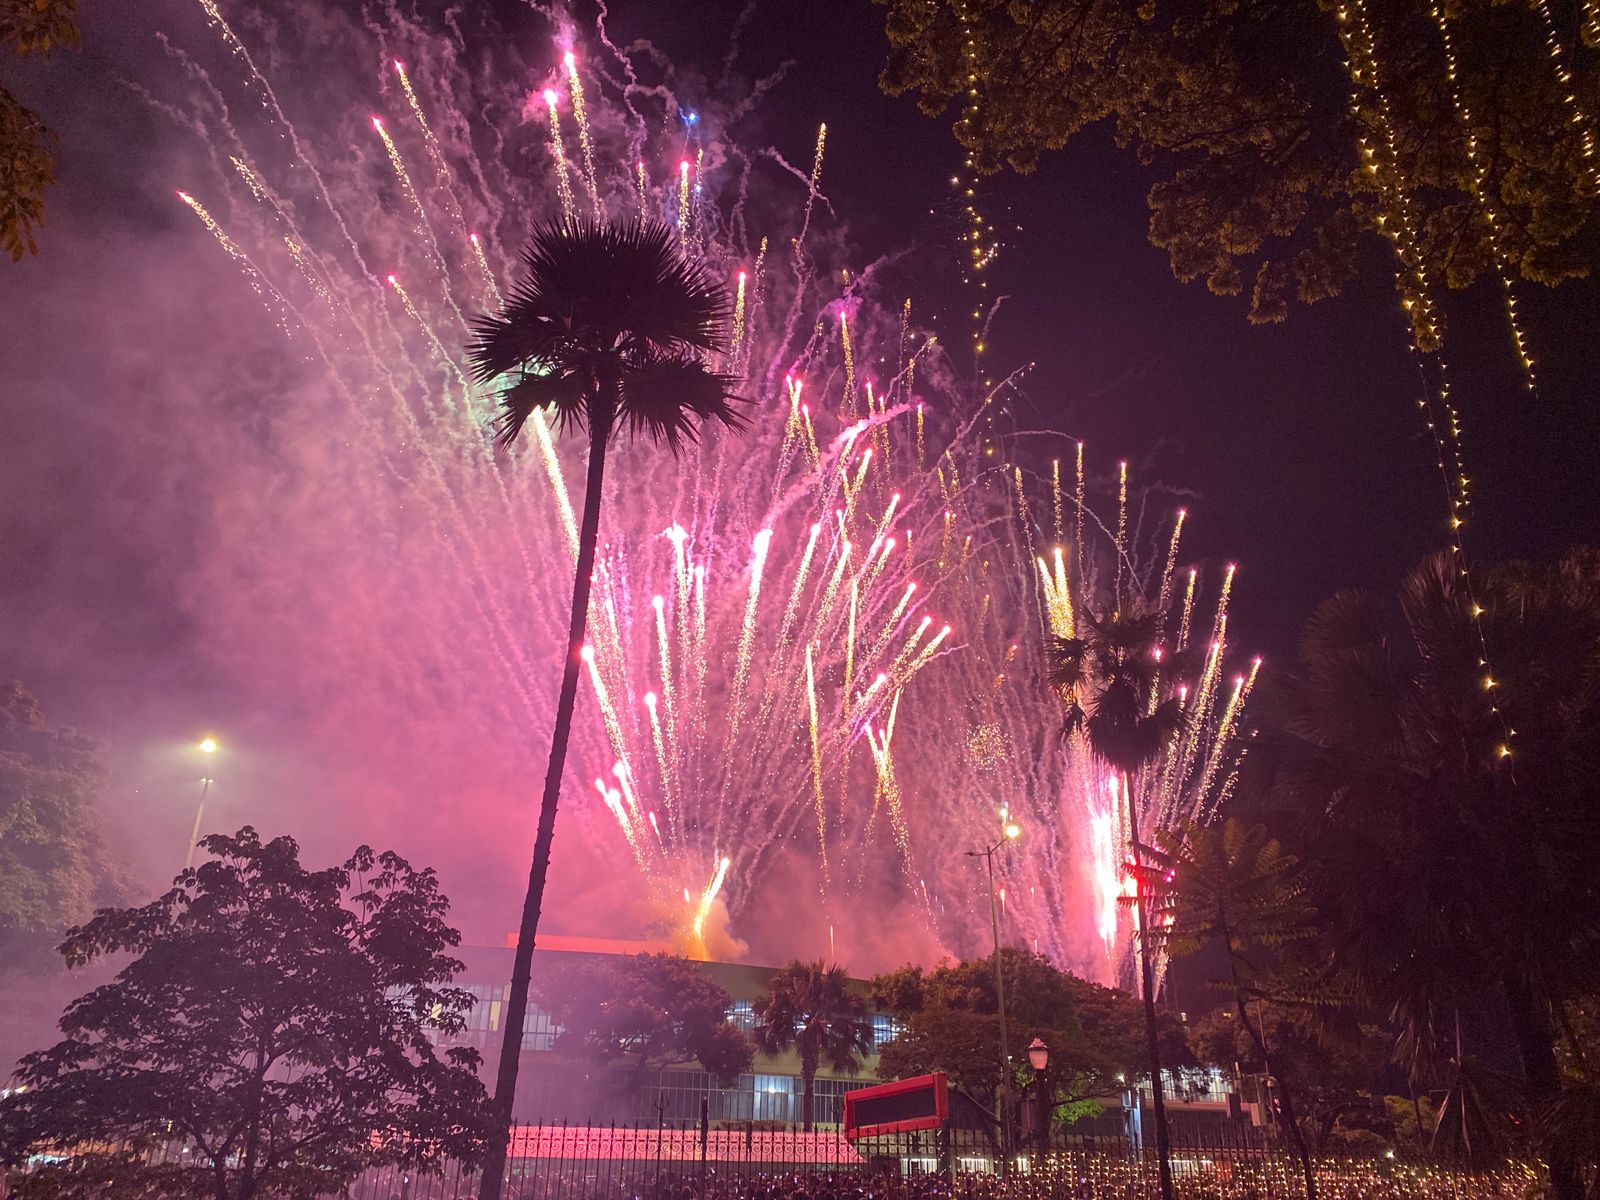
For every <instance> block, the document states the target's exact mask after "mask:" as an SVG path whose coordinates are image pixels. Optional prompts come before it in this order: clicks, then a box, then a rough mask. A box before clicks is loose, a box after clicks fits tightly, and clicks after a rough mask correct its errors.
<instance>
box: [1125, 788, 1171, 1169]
mask: <svg viewBox="0 0 1600 1200" xmlns="http://www.w3.org/2000/svg"><path fill="white" fill-rule="evenodd" d="M1122 795H1123V797H1124V799H1126V800H1127V803H1128V840H1129V842H1130V843H1131V846H1132V850H1133V866H1134V878H1135V880H1136V881H1137V882H1136V884H1135V887H1136V888H1137V893H1136V895H1135V896H1134V904H1133V911H1134V915H1135V920H1136V921H1137V923H1138V929H1139V977H1140V982H1141V983H1142V984H1143V985H1144V1036H1145V1045H1146V1048H1147V1050H1148V1051H1149V1056H1150V1108H1151V1111H1152V1113H1153V1114H1154V1116H1155V1121H1156V1170H1157V1171H1158V1172H1159V1174H1160V1177H1161V1200H1172V1147H1171V1145H1170V1144H1169V1142H1168V1139H1167V1098H1166V1094H1165V1092H1164V1091H1163V1090H1162V1087H1161V1038H1160V1036H1159V1034H1158V1033H1157V1031H1156V980H1155V968H1154V967H1153V966H1152V965H1151V962H1150V938H1149V931H1148V930H1147V929H1146V928H1145V926H1146V918H1145V890H1146V889H1145V884H1144V880H1143V879H1142V878H1141V876H1142V875H1143V871H1142V870H1141V869H1140V868H1142V867H1143V865H1144V860H1143V857H1142V856H1141V855H1140V853H1139V813H1138V808H1137V806H1136V805H1135V803H1134V796H1133V789H1132V787H1131V786H1130V783H1129V780H1128V776H1127V773H1126V772H1124V773H1123V776H1122Z"/></svg>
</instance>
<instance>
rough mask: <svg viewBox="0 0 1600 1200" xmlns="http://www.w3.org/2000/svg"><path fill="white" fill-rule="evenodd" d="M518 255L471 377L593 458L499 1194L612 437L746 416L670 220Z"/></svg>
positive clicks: (504, 1099)
mask: <svg viewBox="0 0 1600 1200" xmlns="http://www.w3.org/2000/svg"><path fill="white" fill-rule="evenodd" d="M523 267H524V270H525V273H524V275H523V277H522V279H521V281H520V282H519V283H518V284H517V285H516V287H515V288H513V289H512V292H511V295H510V298H509V299H508V300H507V301H506V303H505V305H504V307H503V308H502V309H501V311H500V312H499V313H498V314H494V315H485V316H482V317H479V318H478V319H477V320H476V321H475V322H474V326H473V328H474V337H473V341H472V344H471V346H470V348H469V356H470V359H471V362H472V366H473V371H474V375H475V377H476V379H477V381H478V382H479V383H489V382H491V381H493V380H496V379H502V378H509V379H510V380H511V382H510V385H509V386H508V387H506V388H505V389H504V390H503V391H502V392H501V393H500V405H501V410H500V415H499V418H498V419H497V421H496V440H497V441H498V442H499V443H500V444H501V445H502V446H508V445H510V444H511V443H512V442H514V441H516V439H517V437H518V435H519V434H520V433H521V432H522V427H523V425H524V424H525V423H526V422H527V421H528V419H529V418H530V417H531V416H532V415H533V412H534V410H535V409H538V408H550V409H552V410H554V414H555V419H556V424H557V426H558V428H560V429H562V430H566V429H574V430H586V431H587V432H588V435H589V465H588V471H587V478H586V481H585V486H584V499H583V518H582V522H581V525H580V528H579V532H578V554H577V569H576V574H575V577H574V579H573V585H572V620H571V625H570V629H569V635H568V639H567V657H566V662H565V664H564V666H563V668H562V674H561V692H560V696H559V698H558V700H557V703H556V721H555V728H554V729H553V730H552V731H551V735H550V765H549V768H548V770H547V771H546V773H545V781H544V796H543V799H542V800H541V801H540V805H539V828H538V834H537V836H536V837H535V839H534V844H533V866H532V869H531V870H530V872H529V875H528V892H527V897H526V899H525V900H524V902H523V906H522V921H521V924H520V926H519V929H518V936H517V952H516V958H515V961H514V963H513V966H512V972H511V994H510V996H509V997H508V998H507V1000H506V1008H505V1013H504V1015H503V1020H504V1022H505V1025H504V1033H503V1038H502V1041H501V1046H500V1063H499V1070H498V1072H497V1073H496V1077H495V1092H494V1105H495V1114H494V1115H495V1126H494V1129H493V1131H492V1132H491V1136H490V1138H489V1143H488V1149H487V1152H486V1155H485V1159H484V1170H483V1176H482V1179H481V1181H480V1183H479V1190H478V1195H479V1196H480V1198H481V1200H498V1198H499V1196H500V1191H501V1186H502V1182H503V1178H504V1174H505V1160H506V1152H507V1141H508V1139H509V1136H510V1128H511V1105H512V1101H513V1098H514V1096H515V1095H516V1087H517V1065H518V1058H519V1054H520V1051H521V1047H522V1026H523V1021H524V1019H525V1017H526V1014H527V1009H528V980H529V976H530V974H531V972H532V966H533V943H534V937H535V935H536V934H537V933H538V930H539V911H540V908H541V905H542V903H543V900H544V885H545V875H546V874H547V872H548V870H549V867H550V843H551V840H552V839H553V837H554V835H555V823H556V806H557V804H558V802H559V801H560V798H561V773H562V769H563V767H564V766H565V763H566V758H567V741H568V739H569V737H570V736H571V733H572V712H573V705H574V702H575V701H576V699H577V693H578V667H579V660H580V658H581V655H582V651H583V641H584V634H585V629H586V626H587V623H588V614H589V585H590V577H591V575H592V574H593V572H594V556H595V544H596V542H597V540H598V534H599V528H600V502H601V483H602V481H603V478H604V475H605V464H606V449H607V447H608V445H609V444H610V442H611V439H612V436H613V435H614V434H615V433H617V431H618V430H622V429H625V430H627V431H628V432H629V433H630V434H634V435H642V436H643V437H645V438H647V439H648V440H649V441H650V442H651V443H652V444H654V445H657V446H665V447H666V448H667V449H668V450H670V451H672V452H673V453H676V452H677V451H678V449H679V448H680V447H681V446H682V445H683V443H684V442H685V441H688V440H693V439H694V437H695V436H696V432H697V423H698V422H702V421H707V420H712V421H716V422H719V423H721V424H723V425H727V426H732V427H735V428H737V427H739V426H741V425H742V424H743V419H742V418H741V416H740V414H739V413H738V411H737V410H736V408H735V407H734V404H735V399H736V398H735V397H734V396H733V394H732V387H733V379H732V378H731V377H729V376H727V375H722V374H719V373H717V372H716V371H714V370H712V369H711V368H710V367H708V366H707V365H706V360H707V359H708V358H709V357H710V356H711V355H713V354H715V353H717V352H719V351H720V350H721V349H722V344H723V331H724V329H725V328H726V325H727V319H728V315H729V305H728V299H727V294H726V292H724V291H723V289H722V288H721V287H719V286H718V285H717V284H716V283H715V282H714V281H713V280H712V279H711V277H710V276H709V275H707V274H706V272H705V271H704V270H703V269H702V268H701V267H700V266H699V265H698V264H697V263H693V262H690V261H689V260H688V259H686V258H685V257H684V256H683V254H682V253H681V252H680V250H679V249H678V245H677V237H676V235H674V233H673V232H672V231H671V230H670V229H668V228H667V227H666V226H665V225H662V224H660V223H658V222H645V221H638V220H635V221H628V222H622V223H610V224H607V223H602V222H597V221H590V220H587V219H583V220H574V221H567V222H564V223H561V224H551V225H544V226H541V227H540V228H538V229H537V230H535V231H534V234H533V237H532V239H531V240H530V242H529V243H528V247H527V249H526V250H524V251H523Z"/></svg>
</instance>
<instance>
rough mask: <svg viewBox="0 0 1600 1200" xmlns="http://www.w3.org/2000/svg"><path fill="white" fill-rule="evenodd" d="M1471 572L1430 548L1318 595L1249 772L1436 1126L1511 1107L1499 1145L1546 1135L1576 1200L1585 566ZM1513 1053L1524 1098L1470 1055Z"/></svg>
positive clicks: (1585, 815)
mask: <svg viewBox="0 0 1600 1200" xmlns="http://www.w3.org/2000/svg"><path fill="white" fill-rule="evenodd" d="M1477 583H1478V586H1477V588H1476V590H1475V591H1469V590H1468V588H1467V583H1466V580H1465V578H1464V576H1463V574H1462V573H1461V572H1460V571H1459V570H1457V569H1456V568H1455V566H1454V563H1453V561H1452V560H1451V559H1450V558H1449V557H1448V556H1444V555H1440V556H1435V557H1433V558H1430V559H1428V560H1426V561H1425V562H1423V563H1422V564H1421V565H1420V566H1419V567H1418V568H1417V569H1416V570H1415V571H1413V572H1412V573H1411V574H1410V575H1409V576H1408V577H1407V578H1406V579H1405V580H1404V581H1403V582H1402V584H1401V586H1400V588H1399V589H1398V591H1397V593H1396V594H1394V595H1393V596H1382V595H1376V594H1372V593H1367V592H1358V591H1350V592H1344V593H1340V594H1339V595H1336V596H1334V597H1333V598H1331V599H1330V600H1328V601H1327V602H1325V603H1324V604H1323V605H1322V606H1321V607H1320V608H1319V609H1318V610H1317V611H1316V612H1315V613H1314V614H1313V615H1312V617H1311V619H1310V620H1309V621H1308V622H1307V624H1306V627H1305V632H1304V635H1303V639H1302V646H1301V653H1300V662H1299V664H1298V666H1297V668H1296V670H1295V672H1294V674H1293V675H1292V676H1291V677H1289V678H1287V679H1284V680H1280V681H1278V683H1277V685H1275V686H1276V688H1277V695H1276V696H1275V698H1274V699H1275V702H1274V703H1271V704H1270V705H1264V706H1262V707H1261V708H1260V709H1259V710H1258V711H1260V712H1262V713H1263V714H1265V715H1266V716H1267V717H1268V723H1267V725H1266V726H1265V727H1264V728H1263V729H1262V731H1261V736H1260V737H1259V738H1258V739H1257V740H1256V744H1255V745H1254V747H1253V750H1252V760H1253V765H1252V770H1253V771H1254V772H1256V775H1255V776H1254V778H1252V779H1251V781H1250V782H1251V785H1252V787H1253V788H1254V787H1260V786H1261V785H1262V784H1263V783H1264V784H1266V785H1267V787H1268V790H1267V793H1266V794H1267V795H1269V796H1270V797H1271V799H1272V800H1273V802H1275V803H1276V804H1278V805H1281V806H1282V809H1281V810H1280V811H1279V812H1277V813H1275V814H1274V815H1275V816H1277V817H1278V818H1279V819H1281V820H1282V821H1283V823H1284V825H1285V826H1286V828H1290V829H1292V830H1293V840H1294V844H1295V847H1296V849H1297V850H1298V851H1299V852H1300V856H1301V858H1302V860H1303V862H1304V863H1305V865H1306V867H1307V871H1306V876H1305V878H1306V881H1307V884H1308V894H1309V896H1310V897H1311V899H1312V900H1313V901H1314V903H1315V905H1316V908H1317V911H1318V913H1319V917H1318V926H1319V929H1320V931H1321V934H1322V936H1323V938H1324V941H1325V945H1326V947H1327V950H1328V953H1329V956H1330V966H1331V969H1332V970H1333V971H1334V972H1335V973H1336V974H1337V975H1338V977H1339V978H1341V979H1342V980H1344V981H1345V982H1346V983H1348V984H1349V985H1350V986H1351V988H1352V990H1353V994H1354V996H1355V997H1356V998H1357V999H1359V1000H1360V1001H1362V1002H1364V1003H1365V1004H1366V1005H1367V1006H1368V1007H1369V1009H1370V1011H1372V1012H1374V1013H1377V1014H1379V1015H1380V1016H1382V1017H1385V1018H1388V1019H1392V1020H1393V1021H1394V1023H1395V1025H1396V1027H1397V1031H1398V1035H1399V1047H1398V1049H1399V1052H1400V1056H1401V1058H1402V1060H1403V1061H1404V1062H1405V1063H1406V1064H1408V1065H1409V1067H1410V1068H1411V1070H1412V1073H1413V1078H1415V1079H1417V1080H1419V1081H1421V1082H1422V1083H1423V1084H1424V1085H1425V1086H1426V1085H1433V1084H1439V1085H1442V1086H1445V1087H1447V1088H1448V1090H1449V1092H1450V1098H1449V1099H1448V1100H1447V1101H1446V1104H1445V1109H1444V1115H1445V1120H1446V1122H1447V1123H1450V1124H1452V1125H1453V1126H1455V1127H1456V1128H1459V1129H1464V1130H1465V1129H1469V1127H1471V1126H1473V1125H1474V1124H1475V1123H1477V1122H1478V1120H1479V1118H1478V1117H1477V1116H1476V1115H1475V1114H1474V1110H1475V1109H1482V1110H1491V1109H1492V1110H1497V1111H1498V1112H1502V1113H1503V1112H1505V1111H1507V1109H1508V1108H1509V1107H1513V1106H1515V1107H1518V1108H1520V1109H1521V1110H1522V1111H1523V1112H1524V1113H1525V1114H1528V1115H1530V1116H1531V1117H1532V1118H1533V1120H1532V1121H1531V1122H1523V1124H1522V1125H1521V1127H1520V1128H1519V1129H1518V1130H1516V1131H1515V1132H1516V1136H1518V1137H1519V1138H1520V1137H1522V1136H1524V1135H1525V1132H1526V1130H1527V1129H1528V1128H1529V1127H1532V1128H1535V1129H1539V1128H1548V1129H1549V1130H1551V1131H1552V1132H1551V1133H1550V1135H1549V1136H1548V1137H1546V1139H1545V1140H1544V1146H1543V1148H1544V1150H1545V1152H1546V1154H1547V1155H1548V1156H1549V1157H1550V1158H1551V1159H1552V1161H1553V1162H1554V1164H1555V1166H1556V1173H1555V1187H1556V1191H1557V1193H1558V1194H1559V1195H1561V1196H1563V1197H1565V1196H1572V1195H1576V1194H1578V1192H1577V1191H1575V1190H1574V1189H1575V1188H1576V1187H1577V1184H1576V1182H1575V1180H1576V1175H1575V1174H1574V1173H1573V1171H1572V1170H1568V1169H1566V1168H1565V1167H1563V1165H1562V1164H1563V1163H1564V1162H1569V1159H1568V1157H1567V1156H1568V1155H1569V1153H1571V1152H1573V1151H1574V1150H1575V1147H1577V1146H1578V1145H1579V1142H1578V1140H1576V1138H1577V1137H1578V1135H1582V1136H1587V1133H1586V1131H1587V1129H1588V1128H1589V1127H1590V1123H1589V1115H1588V1112H1582V1113H1580V1112H1579V1111H1578V1108H1579V1107H1580V1106H1581V1105H1583V1104H1587V1103H1589V1100H1588V1099H1586V1098H1587V1097H1589V1096H1590V1095H1592V1092H1593V1089H1592V1087H1585V1086H1582V1085H1581V1082H1580V1080H1574V1079H1572V1078H1570V1077H1569V1078H1568V1079H1566V1080H1564V1079H1563V1078H1562V1074H1561V1068H1560V1063H1559V1061H1558V1059H1557V1057H1556V1048H1557V1045H1558V1043H1559V1042H1566V1043H1567V1044H1568V1045H1569V1046H1575V1045H1576V1040H1575V1038H1574V1037H1573V1035H1572V1020H1573V1017H1574V1016H1577V1015H1578V1014H1579V1013H1580V1012H1581V1009H1582V1005H1583V1004H1584V1003H1586V1002H1587V1001H1588V999H1589V998H1590V997H1592V996H1593V995H1594V994H1595V993H1596V991H1597V990H1600V988H1597V983H1600V980H1597V974H1596V965H1595V964H1596V962H1597V961H1600V958H1597V955H1596V950H1597V948H1600V917H1597V913H1600V896H1597V894H1596V889H1597V883H1596V878H1595V874H1594V871H1593V869H1592V864H1591V862H1590V858H1591V847H1592V844H1593V835H1594V796H1595V784H1596V780H1597V779H1600V687H1597V685H1596V684H1597V680H1600V556H1597V555H1596V554H1595V552H1593V551H1581V552H1577V553H1574V554H1573V555H1571V556H1569V557H1568V558H1566V559H1565V560H1563V561H1561V562H1559V563H1555V564H1550V565H1534V564H1510V565H1506V566H1502V567H1498V568H1494V569H1491V570H1486V571H1480V572H1479V573H1478V580H1477ZM1508 1043H1509V1044H1510V1045H1514V1046H1515V1047H1516V1050H1517V1052H1518V1055H1519V1057H1520V1060H1521V1067H1522V1072H1521V1076H1522V1079H1521V1081H1520V1085H1521V1086H1520V1093H1521V1094H1520V1096H1516V1095H1510V1094H1508V1093H1507V1090H1506V1088H1505V1087H1504V1084H1503V1082H1502V1081H1501V1080H1498V1079H1496V1078H1494V1073H1493V1072H1485V1071H1483V1070H1481V1069H1479V1068H1478V1067H1477V1066H1476V1065H1475V1064H1474V1062H1473V1052H1474V1049H1475V1048H1487V1047H1495V1046H1505V1045H1507V1044H1508ZM1581 1074H1582V1073H1581V1072H1579V1075H1580V1078H1581ZM1515 1090H1519V1089H1513V1091H1515ZM1479 1096H1481V1097H1487V1098H1488V1099H1486V1100H1485V1101H1484V1102H1483V1103H1480V1102H1479V1101H1478V1100H1477V1099H1475V1097H1479ZM1473 1140H1474V1142H1475V1144H1476V1145H1477V1146H1478V1147H1480V1148H1481V1147H1482V1146H1484V1145H1485V1144H1486V1139H1484V1138H1482V1137H1477V1136H1474V1138H1473Z"/></svg>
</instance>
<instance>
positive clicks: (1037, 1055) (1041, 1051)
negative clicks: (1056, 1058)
mask: <svg viewBox="0 0 1600 1200" xmlns="http://www.w3.org/2000/svg"><path fill="white" fill-rule="evenodd" d="M1028 1065H1029V1066H1030V1067H1032V1068H1033V1073H1034V1074H1035V1075H1037V1074H1039V1072H1041V1071H1043V1070H1044V1069H1045V1068H1046V1067H1048V1066H1049V1065H1050V1047H1049V1046H1046V1045H1045V1044H1044V1042H1043V1040H1041V1039H1040V1038H1034V1039H1033V1041H1031V1042H1029V1043H1028Z"/></svg>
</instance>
